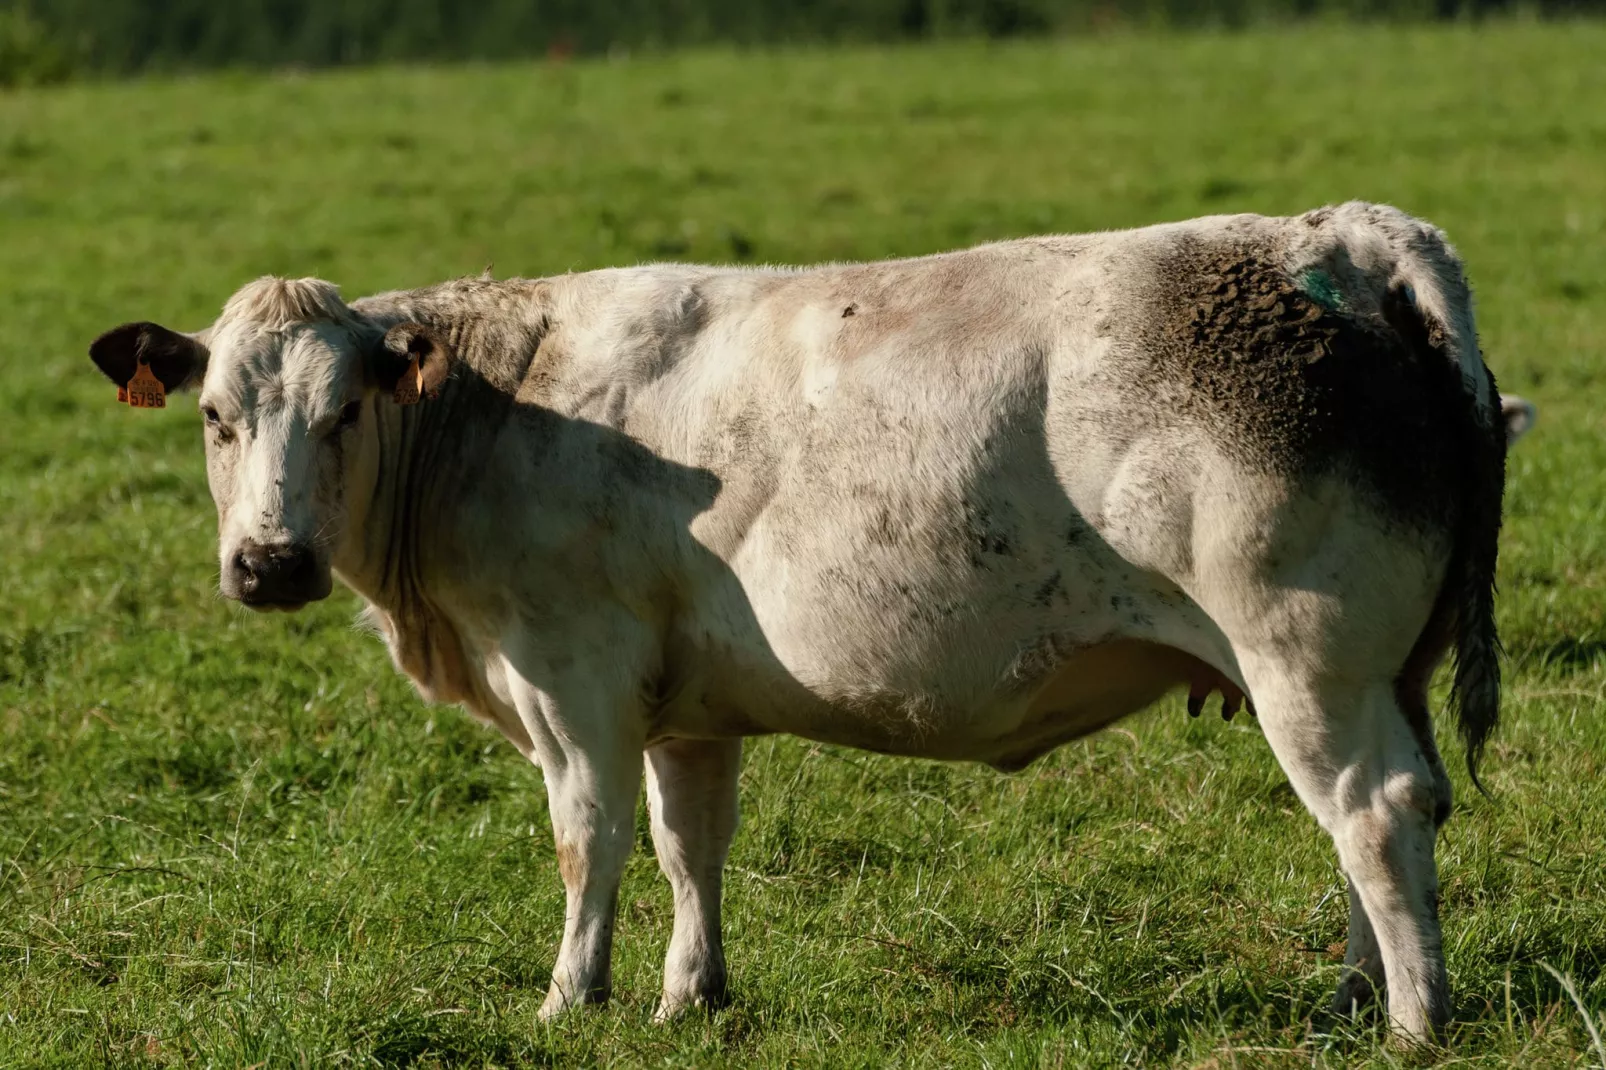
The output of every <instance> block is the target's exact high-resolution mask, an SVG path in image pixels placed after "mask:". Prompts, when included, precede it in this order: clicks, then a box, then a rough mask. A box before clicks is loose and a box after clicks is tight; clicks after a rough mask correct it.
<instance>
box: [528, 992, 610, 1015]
mask: <svg viewBox="0 0 1606 1070" xmlns="http://www.w3.org/2000/svg"><path fill="white" fill-rule="evenodd" d="M608 995H609V993H608V990H607V989H600V990H592V991H590V992H587V993H586V995H585V997H584V998H582V999H575V998H574V997H572V996H570V995H569V994H568V993H567V992H564V991H563V990H562V989H560V988H558V987H556V986H553V987H552V988H551V989H549V990H548V991H547V994H546V999H545V1000H543V1001H542V1003H541V1009H540V1010H538V1011H536V1012H535V1016H536V1017H537V1018H539V1019H540V1020H541V1021H543V1022H550V1021H551V1020H552V1019H554V1018H557V1017H560V1016H561V1015H565V1014H568V1013H569V1012H570V1011H572V1010H574V1009H576V1008H578V1007H597V1006H601V1005H602V1004H604V1003H606V1002H608Z"/></svg>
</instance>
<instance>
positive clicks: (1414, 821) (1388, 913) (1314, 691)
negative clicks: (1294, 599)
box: [1245, 663, 1449, 1040]
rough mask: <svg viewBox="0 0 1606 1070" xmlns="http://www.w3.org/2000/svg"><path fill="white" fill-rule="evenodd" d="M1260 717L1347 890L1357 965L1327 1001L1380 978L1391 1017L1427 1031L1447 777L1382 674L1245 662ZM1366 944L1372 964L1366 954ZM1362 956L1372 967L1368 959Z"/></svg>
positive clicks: (1354, 996) (1435, 1022)
mask: <svg viewBox="0 0 1606 1070" xmlns="http://www.w3.org/2000/svg"><path fill="white" fill-rule="evenodd" d="M1245 668H1246V672H1247V675H1248V676H1249V685H1250V692H1251V694H1252V695H1253V697H1254V701H1255V705H1256V706H1257V708H1258V709H1259V712H1260V718H1261V724H1262V725H1263V726H1264V730H1265V733H1266V738H1267V740H1268V741H1269V742H1270V743H1271V746H1272V750H1273V751H1274V752H1275V753H1276V755H1277V759H1278V761H1279V762H1281V763H1282V766H1283V769H1284V771H1286V772H1287V774H1288V778H1289V780H1290V782H1292V784H1293V786H1294V789H1295V791H1297V792H1298V793H1299V796H1300V798H1301V799H1302V800H1303V801H1304V803H1305V805H1306V806H1307V807H1309V808H1310V810H1311V812H1312V813H1313V814H1314V815H1315V816H1316V819H1317V821H1319V822H1320V823H1321V825H1322V827H1323V828H1324V829H1326V830H1327V831H1328V832H1329V833H1330V834H1331V835H1332V837H1333V842H1334V844H1335V845H1336V846H1337V848H1338V855H1339V860H1340V862H1341V864H1342V865H1343V867H1344V872H1345V874H1346V875H1347V876H1348V878H1349V881H1350V889H1351V913H1350V917H1351V949H1350V957H1351V959H1352V960H1353V963H1352V964H1353V965H1355V966H1357V967H1359V970H1358V971H1352V972H1351V973H1350V975H1349V976H1348V977H1347V978H1346V979H1345V980H1344V981H1343V982H1342V985H1341V987H1340V990H1339V992H1338V994H1337V996H1336V997H1335V1003H1338V1002H1342V1003H1343V1004H1345V1005H1346V1007H1347V1005H1350V1004H1353V1003H1357V1002H1362V1001H1364V998H1365V997H1366V996H1367V995H1369V990H1370V988H1371V982H1373V981H1375V980H1384V981H1385V982H1386V985H1387V992H1388V1016H1389V1021H1390V1024H1391V1026H1392V1027H1393V1028H1394V1029H1395V1030H1396V1031H1398V1032H1399V1033H1400V1034H1402V1035H1403V1036H1405V1037H1407V1038H1410V1039H1413V1040H1430V1039H1432V1038H1433V1037H1434V1035H1435V1034H1436V1033H1437V1031H1438V1030H1439V1028H1440V1027H1442V1026H1443V1025H1444V1023H1445V1022H1446V1020H1447V1019H1448V1017H1449V985H1448V981H1447V978H1446V975H1445V969H1444V955H1443V948H1442V944H1441V939H1440V934H1439V919H1438V898H1439V892H1438V876H1437V873H1436V871H1435V868H1434V862H1433V842H1434V838H1435V835H1436V833H1437V830H1438V825H1439V821H1440V819H1441V817H1442V815H1443V814H1444V813H1445V812H1446V811H1447V809H1448V800H1447V799H1446V798H1445V788H1446V787H1447V785H1448V781H1447V780H1446V779H1445V778H1444V777H1443V772H1442V768H1438V767H1437V763H1436V756H1434V757H1433V758H1430V757H1429V753H1428V752H1427V751H1428V748H1424V747H1423V746H1422V744H1421V742H1420V741H1419V740H1418V738H1417V735H1416V733H1415V731H1414V730H1413V728H1412V725H1411V723H1410V721H1409V720H1408V718H1407V716H1406V713H1405V711H1403V710H1402V709H1401V707H1400V704H1399V702H1398V700H1397V697H1396V692H1395V686H1394V683H1393V681H1391V680H1378V681H1373V682H1370V683H1364V684H1362V683H1356V682H1353V681H1348V680H1321V681H1313V680H1310V679H1306V678H1302V677H1301V675H1300V674H1298V673H1297V672H1292V671H1289V670H1288V669H1286V668H1285V667H1283V666H1280V665H1277V664H1274V663H1273V664H1260V665H1256V666H1254V667H1253V668H1251V667H1250V666H1249V665H1246V666H1245ZM1373 946H1375V948H1376V951H1377V953H1378V956H1380V958H1381V970H1379V969H1378V967H1377V965H1376V964H1375V963H1372V964H1368V963H1366V962H1365V961H1364V960H1365V959H1367V958H1368V957H1369V956H1368V952H1369V951H1370V950H1371V948H1372V947H1373ZM1369 967H1370V968H1369Z"/></svg>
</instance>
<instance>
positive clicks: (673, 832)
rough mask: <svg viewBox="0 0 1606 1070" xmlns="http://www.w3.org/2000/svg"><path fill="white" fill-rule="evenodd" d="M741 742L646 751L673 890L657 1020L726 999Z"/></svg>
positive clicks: (689, 743) (675, 744)
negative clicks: (723, 907) (728, 870)
mask: <svg viewBox="0 0 1606 1070" xmlns="http://www.w3.org/2000/svg"><path fill="white" fill-rule="evenodd" d="M741 764H742V741H741V740H739V739H733V740H720V741H717V742H703V741H697V740H680V739H677V740H669V741H666V742H664V743H659V744H657V745H656V746H653V747H652V748H650V749H649V750H648V751H647V808H648V809H649V810H650V811H651V812H652V843H653V848H654V850H656V851H657V852H658V866H659V868H660V869H662V870H663V871H664V876H666V877H668V878H669V884H670V887H672V888H673V889H674V893H675V933H674V936H672V937H671V938H670V941H669V955H668V957H667V958H666V959H665V960H664V998H663V1002H662V1003H661V1004H659V1006H658V1015H657V1017H658V1020H659V1021H664V1020H666V1019H668V1018H671V1017H673V1016H674V1015H676V1014H679V1013H680V1012H681V1011H683V1010H685V1009H687V1008H688V1007H695V1006H704V1007H715V1006H718V1005H719V1004H721V1003H723V1002H724V1000H725V949H724V945H723V943H722V942H721V939H720V927H719V897H720V883H721V880H722V877H723V872H724V869H725V856H726V854H727V853H729V851H730V844H731V837H732V836H734V835H735V833H736V818H737V803H736V781H737V777H738V774H739V773H740V771H741Z"/></svg>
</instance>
